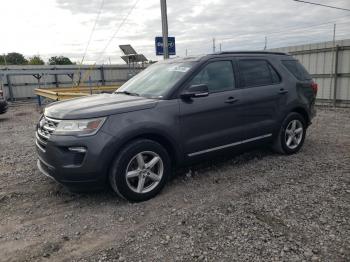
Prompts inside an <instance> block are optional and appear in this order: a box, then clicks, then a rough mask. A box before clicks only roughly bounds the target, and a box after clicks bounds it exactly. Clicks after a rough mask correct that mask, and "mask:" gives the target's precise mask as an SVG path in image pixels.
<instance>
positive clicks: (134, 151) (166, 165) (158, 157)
mask: <svg viewBox="0 0 350 262" xmlns="http://www.w3.org/2000/svg"><path fill="white" fill-rule="evenodd" d="M170 172H171V166H170V158H169V155H168V153H167V151H166V150H165V149H164V147H163V146H161V145H160V144H159V143H157V142H155V141H152V140H148V139H140V140H135V141H133V142H131V143H130V144H128V145H126V146H125V147H124V148H123V149H122V150H121V151H120V152H119V154H118V156H117V157H116V159H115V160H114V163H113V166H112V168H111V170H110V174H109V181H110V184H111V186H112V188H113V190H114V191H115V192H116V193H117V194H118V195H120V196H121V197H123V198H125V199H126V200H129V201H133V202H141V201H145V200H148V199H150V198H152V197H154V196H155V195H157V194H158V193H159V192H160V191H161V189H162V188H163V187H164V185H165V183H166V182H167V180H168V178H169V176H170Z"/></svg>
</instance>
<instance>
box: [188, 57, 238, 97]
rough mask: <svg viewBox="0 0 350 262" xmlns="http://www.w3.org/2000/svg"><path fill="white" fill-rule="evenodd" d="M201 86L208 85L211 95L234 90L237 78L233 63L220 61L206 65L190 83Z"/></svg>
mask: <svg viewBox="0 0 350 262" xmlns="http://www.w3.org/2000/svg"><path fill="white" fill-rule="evenodd" d="M200 84H206V85H207V86H208V89H209V92H210V93H215V92H221V91H226V90H231V89H234V87H235V78H234V74H233V67H232V63H231V62H230V61H218V62H212V63H210V64H208V65H206V66H205V67H204V68H203V69H202V70H201V71H200V72H199V73H198V74H197V75H196V76H195V77H194V78H193V79H192V81H191V83H190V85H200Z"/></svg>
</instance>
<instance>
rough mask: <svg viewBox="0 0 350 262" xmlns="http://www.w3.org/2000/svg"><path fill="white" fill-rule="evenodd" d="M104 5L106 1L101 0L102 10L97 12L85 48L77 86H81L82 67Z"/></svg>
mask: <svg viewBox="0 0 350 262" xmlns="http://www.w3.org/2000/svg"><path fill="white" fill-rule="evenodd" d="M104 3H105V0H101V5H100V8H99V11H98V12H97V15H96V18H95V23H94V25H93V27H92V29H91V32H90V35H89V39H88V41H87V44H86V47H85V51H84V54H83V57H82V59H81V61H80V64H79V68H78V75H79V79H78V82H77V83H75V85H78V86H79V85H80V81H81V74H80V72H81V67H82V65H83V62H84V60H85V57H86V54H87V51H88V49H89V46H90V43H91V40H92V36H93V35H94V33H95V29H96V25H97V22H98V20H99V19H100V15H101V12H102V9H103V6H104Z"/></svg>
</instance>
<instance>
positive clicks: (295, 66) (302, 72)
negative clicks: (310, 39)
mask: <svg viewBox="0 0 350 262" xmlns="http://www.w3.org/2000/svg"><path fill="white" fill-rule="evenodd" d="M282 64H283V65H284V66H285V67H286V68H287V69H288V71H289V72H291V73H292V74H293V75H294V76H295V77H296V78H297V79H298V80H300V81H305V80H311V79H312V77H311V76H310V74H309V73H308V72H307V71H306V69H305V68H304V67H303V66H302V65H301V64H300V63H299V62H298V61H297V60H284V61H282Z"/></svg>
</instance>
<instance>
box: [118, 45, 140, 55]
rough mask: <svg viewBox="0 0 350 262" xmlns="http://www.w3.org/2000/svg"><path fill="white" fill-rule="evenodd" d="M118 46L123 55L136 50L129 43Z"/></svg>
mask: <svg viewBox="0 0 350 262" xmlns="http://www.w3.org/2000/svg"><path fill="white" fill-rule="evenodd" d="M119 48H120V49H121V50H122V51H123V53H124V55H135V54H137V52H136V51H135V49H134V48H133V47H132V46H131V45H120V46H119Z"/></svg>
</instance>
